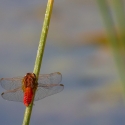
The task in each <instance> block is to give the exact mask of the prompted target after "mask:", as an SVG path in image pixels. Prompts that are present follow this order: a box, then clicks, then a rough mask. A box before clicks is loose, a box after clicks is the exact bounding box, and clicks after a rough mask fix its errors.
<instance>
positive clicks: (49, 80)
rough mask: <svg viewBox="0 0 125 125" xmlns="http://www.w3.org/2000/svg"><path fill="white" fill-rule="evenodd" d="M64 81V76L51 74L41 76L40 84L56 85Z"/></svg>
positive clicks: (56, 73) (57, 73)
mask: <svg viewBox="0 0 125 125" xmlns="http://www.w3.org/2000/svg"><path fill="white" fill-rule="evenodd" d="M61 80H62V75H61V73H59V72H55V73H51V74H43V75H39V78H38V84H39V85H42V84H55V83H57V84H58V83H60V82H61Z"/></svg>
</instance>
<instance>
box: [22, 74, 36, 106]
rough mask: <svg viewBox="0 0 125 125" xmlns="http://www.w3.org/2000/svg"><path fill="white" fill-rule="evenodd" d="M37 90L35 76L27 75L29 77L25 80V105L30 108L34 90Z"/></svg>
mask: <svg viewBox="0 0 125 125" xmlns="http://www.w3.org/2000/svg"><path fill="white" fill-rule="evenodd" d="M36 88H37V82H36V76H35V74H33V73H27V75H26V76H25V77H24V79H23V91H24V98H23V102H24V105H26V106H29V104H31V102H32V99H33V95H34V90H35V89H36Z"/></svg>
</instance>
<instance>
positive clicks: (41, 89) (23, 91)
mask: <svg viewBox="0 0 125 125" xmlns="http://www.w3.org/2000/svg"><path fill="white" fill-rule="evenodd" d="M61 80H62V75H61V73H59V72H55V73H50V74H40V75H39V77H38V80H37V78H36V75H35V74H34V73H27V74H26V75H25V76H24V77H14V78H1V79H0V84H1V86H2V88H4V89H5V90H7V91H6V92H3V93H2V94H1V96H2V98H3V99H5V100H9V101H16V102H23V103H24V105H25V106H27V107H28V106H29V105H30V104H31V103H32V101H33V99H34V101H38V100H40V99H43V98H45V97H47V96H50V95H53V94H56V93H59V92H61V91H62V90H63V88H64V85H63V84H59V83H60V82H61Z"/></svg>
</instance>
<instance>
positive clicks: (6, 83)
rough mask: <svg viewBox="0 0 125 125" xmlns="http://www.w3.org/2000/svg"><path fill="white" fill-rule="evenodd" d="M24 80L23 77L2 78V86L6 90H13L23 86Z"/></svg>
mask: <svg viewBox="0 0 125 125" xmlns="http://www.w3.org/2000/svg"><path fill="white" fill-rule="evenodd" d="M22 79H23V77H15V78H2V79H0V84H1V86H2V87H3V88H4V89H6V90H13V89H15V88H19V87H21V86H22Z"/></svg>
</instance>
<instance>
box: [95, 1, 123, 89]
mask: <svg viewBox="0 0 125 125" xmlns="http://www.w3.org/2000/svg"><path fill="white" fill-rule="evenodd" d="M97 2H98V5H99V8H100V10H101V13H102V17H103V20H104V24H105V28H106V33H107V36H108V41H109V43H110V46H111V47H112V50H113V55H114V59H115V63H116V66H117V69H118V72H119V76H120V78H121V81H122V83H124V87H125V70H124V62H123V59H122V56H121V53H120V48H119V41H118V37H117V33H116V30H115V28H114V26H115V25H114V21H113V18H112V14H111V11H110V9H109V5H108V3H107V2H106V0H97Z"/></svg>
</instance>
